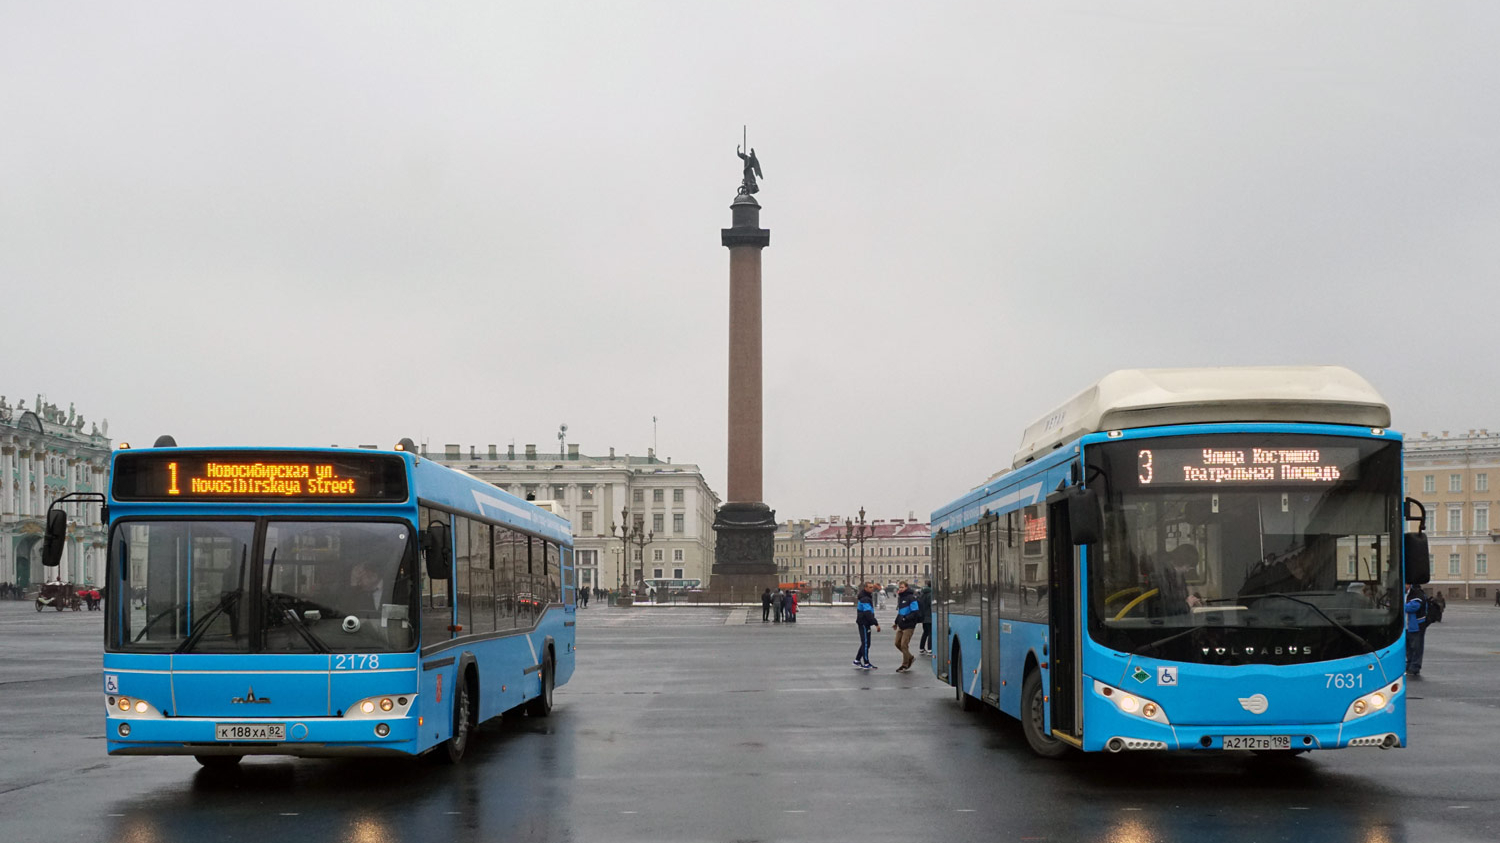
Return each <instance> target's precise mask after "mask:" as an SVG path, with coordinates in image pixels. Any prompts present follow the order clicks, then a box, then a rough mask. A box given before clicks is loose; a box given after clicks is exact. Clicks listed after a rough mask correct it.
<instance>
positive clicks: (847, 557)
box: [833, 518, 864, 589]
mask: <svg viewBox="0 0 1500 843" xmlns="http://www.w3.org/2000/svg"><path fill="white" fill-rule="evenodd" d="M833 540H834V541H835V542H837V543H839V544H841V545H843V546H844V588H845V589H848V588H849V585H850V583H849V575H850V573H851V572H850V570H849V566H850V565H851V564H852V563H853V561H854V522H853V521H850V520H849V519H848V518H845V519H844V536H843V538H839V535H838V533H834V534H833ZM860 585H864V583H860Z"/></svg>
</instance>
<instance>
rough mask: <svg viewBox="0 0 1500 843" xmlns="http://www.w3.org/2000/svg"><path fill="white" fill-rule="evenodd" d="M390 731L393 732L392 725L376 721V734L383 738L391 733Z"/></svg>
mask: <svg viewBox="0 0 1500 843" xmlns="http://www.w3.org/2000/svg"><path fill="white" fill-rule="evenodd" d="M390 733H391V727H390V726H387V725H385V724H384V723H376V724H375V734H376V735H378V736H380V737H382V738H383V737H385V736H386V735H389V734H390Z"/></svg>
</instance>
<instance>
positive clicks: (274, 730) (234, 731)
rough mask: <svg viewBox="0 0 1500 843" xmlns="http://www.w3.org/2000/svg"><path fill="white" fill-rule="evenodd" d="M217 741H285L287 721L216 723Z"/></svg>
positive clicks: (215, 734)
mask: <svg viewBox="0 0 1500 843" xmlns="http://www.w3.org/2000/svg"><path fill="white" fill-rule="evenodd" d="M214 740H217V741H284V740H286V724H285V723H215V724H214Z"/></svg>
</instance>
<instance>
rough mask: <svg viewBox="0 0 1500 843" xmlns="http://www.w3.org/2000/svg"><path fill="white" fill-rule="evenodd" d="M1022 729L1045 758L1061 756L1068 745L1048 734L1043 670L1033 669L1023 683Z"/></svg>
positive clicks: (1064, 753) (1032, 749) (1029, 742)
mask: <svg viewBox="0 0 1500 843" xmlns="http://www.w3.org/2000/svg"><path fill="white" fill-rule="evenodd" d="M1021 731H1022V732H1023V733H1025V735H1026V743H1027V744H1028V745H1029V746H1030V747H1031V751H1032V752H1035V753H1036V754H1037V755H1040V756H1041V757H1043V758H1061V757H1063V756H1064V755H1066V754H1067V753H1068V745H1067V744H1065V743H1063V742H1062V741H1060V740H1058V739H1057V738H1054V737H1052V736H1051V735H1049V734H1047V695H1046V694H1045V693H1043V692H1042V672H1041V671H1040V670H1033V671H1032V672H1030V673H1028V674H1026V680H1025V681H1024V682H1022V683H1021Z"/></svg>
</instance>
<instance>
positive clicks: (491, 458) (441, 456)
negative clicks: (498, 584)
mask: <svg viewBox="0 0 1500 843" xmlns="http://www.w3.org/2000/svg"><path fill="white" fill-rule="evenodd" d="M422 455H423V456H424V457H427V458H428V459H432V460H435V461H437V462H440V463H442V464H444V465H447V466H451V467H453V468H458V469H462V470H464V471H467V472H468V473H470V474H472V475H474V476H475V477H478V478H479V479H481V480H483V481H485V482H486V483H490V484H493V485H495V486H497V487H499V488H501V489H504V490H506V491H507V492H510V493H512V494H515V495H519V496H521V497H523V498H524V497H526V496H528V495H530V496H532V499H533V500H538V501H547V500H550V501H556V502H558V503H559V504H560V505H561V508H562V514H563V516H564V517H565V518H567V519H568V520H569V521H571V522H572V524H573V542H574V550H575V555H574V561H575V562H576V563H577V566H578V578H579V584H580V585H581V586H582V587H584V588H590V587H594V588H610V589H613V588H620V587H622V586H623V585H627V584H631V583H634V582H638V581H640V580H641V579H675V580H680V579H697V580H702V581H703V585H704V586H705V587H706V586H707V585H708V579H709V575H710V573H711V572H712V570H713V563H714V533H713V523H714V512H715V511H716V510H717V509H718V506H719V496H718V495H717V494H715V493H714V491H713V490H712V489H710V488H709V487H708V483H707V481H705V480H704V479H703V473H702V472H700V471H699V470H698V466H696V465H691V464H687V463H675V464H674V463H673V462H672V461H671V460H670V459H667V460H662V459H660V458H658V457H657V456H656V454H655V453H654V452H653V451H650V450H648V451H647V454H646V456H644V457H633V456H629V455H625V456H616V455H615V449H613V448H611V449H609V456H607V457H591V456H587V455H584V454H581V453H579V450H578V446H577V445H569V446H568V450H567V453H566V454H558V453H551V454H546V453H538V452H537V448H536V446H535V445H527V446H525V448H524V450H523V451H522V452H521V453H519V454H518V453H516V450H515V447H514V446H511V447H508V448H506V449H504V450H500V449H498V448H496V446H494V445H489V446H487V447H486V448H485V449H484V450H480V449H478V448H476V447H474V446H472V445H471V446H469V447H468V448H461V447H460V446H458V445H445V446H444V447H443V450H442V451H441V452H437V451H433V452H431V453H429V451H428V449H427V448H425V447H424V448H423V450H422ZM621 510H626V511H627V513H628V515H627V517H628V519H629V520H630V522H631V523H632V524H639V525H640V526H641V527H642V530H641V532H642V533H649V534H651V537H652V538H651V543H650V544H648V545H646V546H645V547H644V548H641V547H639V546H638V545H636V544H631V545H630V547H629V551H628V554H627V553H625V552H624V550H625V549H624V546H623V543H622V542H621V541H620V539H619V538H617V537H616V536H615V535H614V534H613V532H612V529H613V528H614V527H617V526H619V525H620V524H621V518H620V512H621ZM622 558H623V560H624V562H623V564H622Z"/></svg>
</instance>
